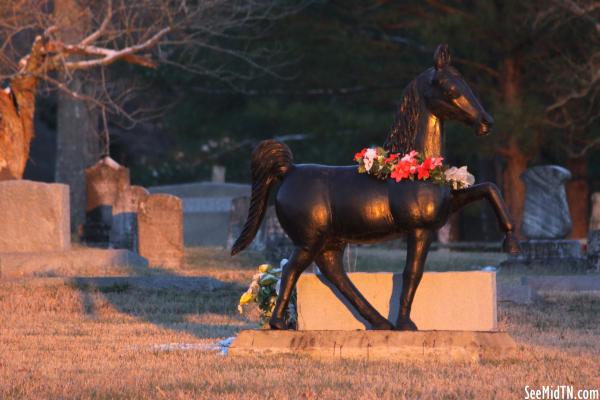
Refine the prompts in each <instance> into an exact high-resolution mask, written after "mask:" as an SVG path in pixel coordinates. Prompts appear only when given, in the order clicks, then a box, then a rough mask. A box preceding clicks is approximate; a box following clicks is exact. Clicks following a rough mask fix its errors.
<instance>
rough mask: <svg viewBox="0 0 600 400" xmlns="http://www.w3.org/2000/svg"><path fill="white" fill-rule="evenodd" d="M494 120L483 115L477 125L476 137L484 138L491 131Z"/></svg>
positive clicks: (487, 115)
mask: <svg viewBox="0 0 600 400" xmlns="http://www.w3.org/2000/svg"><path fill="white" fill-rule="evenodd" d="M493 125H494V118H492V116H491V115H489V114H488V113H483V115H482V116H481V118H479V123H478V124H477V136H485V135H487V134H488V133H490V131H491V130H492V126H493Z"/></svg>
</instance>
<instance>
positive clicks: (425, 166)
mask: <svg viewBox="0 0 600 400" xmlns="http://www.w3.org/2000/svg"><path fill="white" fill-rule="evenodd" d="M431 165H432V164H431V158H427V159H425V161H423V163H422V164H421V165H419V167H418V168H417V178H418V179H422V180H425V179H429V171H430V170H432V169H433V168H431ZM434 168H435V167H434Z"/></svg>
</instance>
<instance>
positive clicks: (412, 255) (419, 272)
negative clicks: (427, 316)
mask: <svg viewBox="0 0 600 400" xmlns="http://www.w3.org/2000/svg"><path fill="white" fill-rule="evenodd" d="M432 238H433V231H431V230H427V229H415V230H414V231H412V232H409V234H408V238H407V243H406V244H407V253H406V266H405V267H404V273H403V274H402V296H401V298H400V311H399V313H398V322H397V323H396V329H398V330H401V331H416V330H417V326H416V325H415V323H414V322H413V321H412V320H411V319H410V310H411V308H412V303H413V300H414V298H415V293H416V292H417V287H418V286H419V283H420V282H421V278H422V277H423V267H424V266H425V259H426V258H427V252H428V251H429V246H430V245H431V240H432Z"/></svg>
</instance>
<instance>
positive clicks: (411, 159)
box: [402, 150, 419, 163]
mask: <svg viewBox="0 0 600 400" xmlns="http://www.w3.org/2000/svg"><path fill="white" fill-rule="evenodd" d="M418 155H419V152H418V151H415V150H412V151H411V152H410V153H408V154H405V155H404V157H402V161H408V162H411V163H412V162H415V161H416V158H417V156H418Z"/></svg>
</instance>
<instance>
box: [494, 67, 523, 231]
mask: <svg viewBox="0 0 600 400" xmlns="http://www.w3.org/2000/svg"><path fill="white" fill-rule="evenodd" d="M502 76H503V80H502V82H501V85H502V95H503V98H504V101H505V103H506V105H507V106H508V107H509V108H511V109H512V110H517V109H518V108H519V107H521V94H520V93H521V87H520V85H521V83H520V69H519V60H518V59H517V57H516V56H510V57H507V58H506V59H505V60H504V63H503V68H502ZM515 114H517V113H516V112H515ZM514 135H515V133H511V136H510V137H509V139H508V143H507V144H505V145H504V146H503V147H502V148H501V149H500V153H501V155H502V156H503V157H504V158H505V160H506V167H505V169H504V173H503V175H502V178H503V179H502V185H503V194H504V199H505V201H506V205H507V207H508V209H509V210H510V214H511V216H512V219H513V223H514V224H515V233H516V235H517V237H521V223H522V222H523V208H524V206H525V184H524V183H523V181H522V180H521V175H522V174H523V172H525V170H526V169H527V162H528V157H527V155H526V154H525V153H524V152H523V150H522V148H521V146H520V145H519V143H518V138H517V137H515V136H514ZM517 135H518V133H517Z"/></svg>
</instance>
